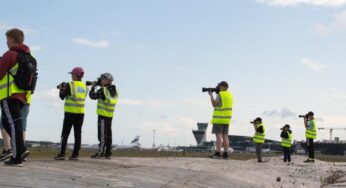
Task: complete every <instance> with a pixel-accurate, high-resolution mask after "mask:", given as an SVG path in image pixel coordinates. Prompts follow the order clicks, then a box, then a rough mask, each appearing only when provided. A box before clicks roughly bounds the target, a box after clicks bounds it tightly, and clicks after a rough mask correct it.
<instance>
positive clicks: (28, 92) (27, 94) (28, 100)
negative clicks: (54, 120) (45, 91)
mask: <svg viewBox="0 0 346 188" xmlns="http://www.w3.org/2000/svg"><path fill="white" fill-rule="evenodd" d="M26 103H27V104H31V91H26Z"/></svg>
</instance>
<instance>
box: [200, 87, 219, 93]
mask: <svg viewBox="0 0 346 188" xmlns="http://www.w3.org/2000/svg"><path fill="white" fill-rule="evenodd" d="M202 92H215V93H219V92H220V86H217V87H215V88H211V87H209V88H207V87H204V88H202Z"/></svg>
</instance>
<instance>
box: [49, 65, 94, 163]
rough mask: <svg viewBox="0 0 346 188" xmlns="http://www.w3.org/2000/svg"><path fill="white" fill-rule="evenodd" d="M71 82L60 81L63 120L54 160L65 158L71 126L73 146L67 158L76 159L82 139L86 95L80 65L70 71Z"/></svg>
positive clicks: (82, 71)
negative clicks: (58, 149) (58, 148)
mask: <svg viewBox="0 0 346 188" xmlns="http://www.w3.org/2000/svg"><path fill="white" fill-rule="evenodd" d="M69 73H70V74H71V76H72V82H69V83H64V82H63V83H61V84H60V85H58V89H60V92H59V96H60V99H61V100H64V99H65V105H64V111H65V116H64V122H63V128H62V132H61V148H60V152H59V153H58V155H57V156H56V157H54V159H55V160H65V150H66V145H67V140H68V137H69V135H70V132H71V129H72V126H73V130H74V139H75V142H74V148H73V152H72V155H71V156H70V157H69V160H78V157H79V150H80V147H81V140H82V125H83V121H84V113H85V98H86V95H87V92H88V90H87V86H86V85H85V83H83V82H82V78H83V76H84V70H83V68H81V67H75V68H74V69H73V70H72V71H71V72H69Z"/></svg>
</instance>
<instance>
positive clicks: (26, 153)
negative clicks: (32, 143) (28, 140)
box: [21, 150, 30, 162]
mask: <svg viewBox="0 0 346 188" xmlns="http://www.w3.org/2000/svg"><path fill="white" fill-rule="evenodd" d="M29 155H30V151H29V150H25V151H24V152H23V153H22V156H21V157H22V161H24V162H25V161H27V160H28V157H29Z"/></svg>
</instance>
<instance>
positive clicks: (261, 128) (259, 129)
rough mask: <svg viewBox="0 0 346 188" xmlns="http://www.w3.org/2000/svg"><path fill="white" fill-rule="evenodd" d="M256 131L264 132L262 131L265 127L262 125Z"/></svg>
mask: <svg viewBox="0 0 346 188" xmlns="http://www.w3.org/2000/svg"><path fill="white" fill-rule="evenodd" d="M256 132H258V133H261V134H262V133H263V132H264V130H263V127H262V126H260V127H258V128H257V129H256Z"/></svg>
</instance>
